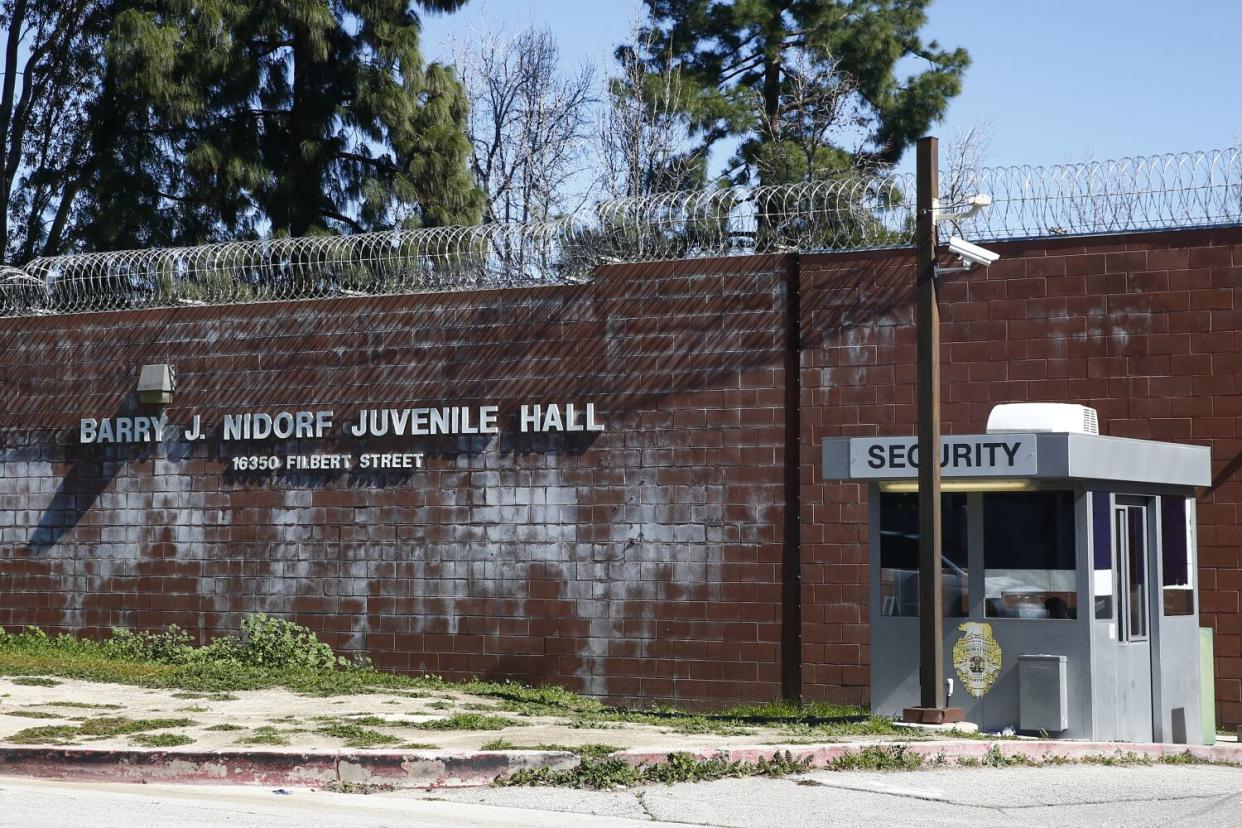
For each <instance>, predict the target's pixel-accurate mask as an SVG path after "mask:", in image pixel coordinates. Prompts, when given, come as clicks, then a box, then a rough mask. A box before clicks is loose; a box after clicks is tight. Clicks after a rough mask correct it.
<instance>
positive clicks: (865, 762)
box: [827, 745, 923, 771]
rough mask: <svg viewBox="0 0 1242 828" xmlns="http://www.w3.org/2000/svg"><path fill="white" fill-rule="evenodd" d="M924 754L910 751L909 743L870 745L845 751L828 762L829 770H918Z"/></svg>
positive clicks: (921, 764)
mask: <svg viewBox="0 0 1242 828" xmlns="http://www.w3.org/2000/svg"><path fill="white" fill-rule="evenodd" d="M922 766H923V756H922V755H921V754H918V753H912V752H910V748H909V746H908V745H868V746H866V747H864V748H863V749H861V750H857V751H850V752H848V753H843V754H842V755H840V756H838V757H837V758H835V759H833V760H832V761H831V762H829V763H828V766H827V768H828V770H834V771H845V770H918V769H919V768H921V767H922Z"/></svg>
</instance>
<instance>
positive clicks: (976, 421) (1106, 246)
mask: <svg viewBox="0 0 1242 828" xmlns="http://www.w3.org/2000/svg"><path fill="white" fill-rule="evenodd" d="M989 246H990V247H994V248H995V249H996V250H998V251H999V252H1001V253H1002V255H1003V257H1002V259H1001V260H1000V261H999V262H998V263H997V264H996V265H994V266H992V268H991V269H990V270H975V271H971V272H969V273H965V274H956V275H954V276H951V277H949V278H947V279H946V281H945V283H944V285H943V287H942V291H941V320H942V329H941V349H942V350H941V358H942V366H941V371H942V381H943V387H942V401H943V410H942V414H943V422H944V428H945V430H946V431H947V432H949V433H971V432H976V433H977V432H980V431H982V430H983V428H984V426H985V424H986V421H987V415H988V412H989V411H990V410H991V408H992V406H993V405H995V404H997V403H1002V402H1024V401H1061V402H1077V403H1082V404H1084V405H1089V406H1093V407H1095V408H1096V409H1098V411H1099V414H1100V430H1101V432H1102V433H1106V434H1111V435H1114V436H1118V437H1137V438H1143V439H1153V440H1173V441H1178V442H1188V443H1197V444H1200V445H1210V446H1211V447H1212V459H1213V468H1212V471H1213V481H1214V482H1213V485H1212V487H1211V488H1210V489H1208V490H1207V491H1204V492H1202V493H1201V495H1200V498H1199V506H1198V519H1199V574H1200V585H1201V588H1202V597H1201V609H1202V615H1201V622H1202V623H1203V624H1204V625H1205V626H1212V627H1213V628H1214V629H1215V631H1216V636H1215V651H1216V676H1217V681H1216V694H1217V696H1216V697H1217V700H1218V711H1219V716H1220V719H1221V721H1223V722H1227V723H1230V724H1236V723H1239V722H1242V612H1240V611H1239V595H1240V594H1242V557H1240V553H1239V547H1240V545H1242V543H1240V542H1242V526H1240V525H1239V517H1240V516H1239V513H1238V511H1239V503H1242V480H1239V475H1238V470H1239V468H1242V396H1240V395H1239V391H1242V324H1240V323H1242V230H1239V229H1237V228H1231V229H1228V230H1214V231H1181V232H1168V233H1152V234H1135V235H1127V236H1113V237H1096V238H1089V239H1081V238H1080V239H1060V240H1058V239H1040V240H1035V241H1028V242H1012V243H1007V244H996V245H989ZM802 284H803V298H802V307H803V316H804V345H805V351H804V353H803V355H802V365H803V369H804V370H803V375H802V381H803V403H804V407H803V411H802V417H803V448H802V480H803V483H804V486H803V514H802V520H803V540H804V545H803V577H804V587H803V598H804V610H803V612H804V625H803V635H804V646H803V655H804V659H805V661H806V664H807V667H806V672H805V675H804V678H805V684H806V688H807V691H808V692H809V693H810V694H812V695H816V696H820V695H823V696H828V697H831V698H839V699H845V700H862V699H865V698H866V697H867V682H868V674H867V666H866V665H867V664H869V653H868V652H867V633H866V620H867V608H866V592H865V584H866V560H867V558H866V529H865V522H866V507H865V498H866V494H865V491H862V490H861V487H859V486H857V485H852V484H849V485H843V484H824V483H819V482H816V481H817V479H818V478H817V472H816V466H817V464H818V462H819V453H818V451H819V448H818V446H819V441H820V440H821V439H822V438H824V437H829V436H843V435H873V434H913V433H914V415H915V400H914V383H915V376H914V349H915V339H914V329H913V306H912V298H913V297H912V293H913V291H912V285H913V262H912V257H911V256H909V255H894V254H891V253H867V254H856V255H834V256H817V257H808V256H804V257H803V258H802Z"/></svg>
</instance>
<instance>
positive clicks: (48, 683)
mask: <svg viewBox="0 0 1242 828" xmlns="http://www.w3.org/2000/svg"><path fill="white" fill-rule="evenodd" d="M12 682H13V683H14V684H20V685H22V686H23V687H59V686H60V685H62V684H64V682H63V681H56V680H55V679H50V678H44V677H42V676H22V677H21V678H15V679H12Z"/></svg>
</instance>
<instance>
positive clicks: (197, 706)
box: [177, 704, 211, 713]
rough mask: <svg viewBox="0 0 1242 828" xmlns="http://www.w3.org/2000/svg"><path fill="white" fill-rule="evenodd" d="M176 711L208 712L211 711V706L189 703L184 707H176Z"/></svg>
mask: <svg viewBox="0 0 1242 828" xmlns="http://www.w3.org/2000/svg"><path fill="white" fill-rule="evenodd" d="M177 712H178V713H209V712H211V708H210V707H203V706H202V705H201V704H191V705H187V706H186V707H178V708H177Z"/></svg>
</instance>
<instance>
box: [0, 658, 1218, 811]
mask: <svg viewBox="0 0 1242 828" xmlns="http://www.w3.org/2000/svg"><path fill="white" fill-rule="evenodd" d="M522 707H523V706H522V705H521V704H515V703H505V702H504V701H503V700H500V701H498V700H497V699H495V698H483V697H478V696H470V695H468V694H464V693H460V692H456V691H452V690H448V689H446V690H442V691H441V690H436V691H407V690H402V691H393V692H380V693H371V694H365V695H352V696H346V697H308V696H302V695H297V694H294V693H290V692H288V691H285V690H257V691H238V692H233V693H216V694H210V693H209V694H204V693H186V692H179V691H170V690H150V689H146V688H141V687H133V686H128V685H118V684H97V683H89V682H82V681H72V680H67V679H55V680H50V679H48V680H43V679H34V680H32V679H24V678H13V677H0V775H6V774H7V775H20V776H31V777H41V778H48V779H83V780H93V781H130V782H151V783H156V782H164V783H169V782H178V783H198V784H203V783H219V784H259V785H269V786H309V787H323V786H325V785H326V786H332V785H338V786H339V785H362V786H366V785H380V786H396V787H455V786H469V785H487V784H491V783H492V782H493V781H494V780H496V779H497V778H498V777H505V776H508V775H509V774H511V773H513V772H514V771H517V770H520V769H524V768H549V769H552V770H567V769H571V768H573V767H575V766H576V765H578V763H579V762H580V761H582V760H581V755H582V754H583V753H584V752H585V753H587V754H589V755H592V756H596V757H599V756H603V755H608V756H609V757H610V758H619V759H621V760H623V761H624V762H625V763H627V764H629V765H631V766H634V767H638V766H640V765H644V764H646V765H652V764H657V763H660V762H664V761H666V760H667V759H668V756H669V754H673V753H682V754H688V755H690V756H692V757H695V758H698V759H713V758H724V759H727V760H728V761H731V762H732V761H741V762H750V763H754V762H758V761H760V760H765V761H767V760H771V759H772V758H773V757H774V756H776V755H777V754H782V755H784V754H788V755H789V756H791V757H792V758H793V759H794V760H795V761H803V762H806V763H807V764H808V766H809V767H811V768H824V767H833V766H834V763H839V761H840V760H841V757H847V758H848V756H849V755H850V754H856V753H858V752H859V751H862V750H865V749H867V748H875V747H877V746H881V747H884V748H885V749H888V750H898V746H902V747H901V748H900V750H903V751H904V752H905V753H906V754H907V755H914V756H918V757H923V758H924V760H925V761H926V762H927V763H929V764H933V765H949V766H951V765H955V764H979V763H987V762H996V761H1001V760H999V759H998V757H1006V758H1012V757H1018V759H1019V760H1020V761H1022V762H1023V763H1039V762H1047V761H1062V760H1066V761H1073V760H1078V759H1081V758H1083V757H1088V758H1092V759H1095V760H1097V761H1099V760H1101V759H1102V760H1104V761H1111V760H1110V757H1115V756H1119V755H1120V756H1121V757H1122V758H1121V761H1134V760H1135V759H1138V758H1142V757H1146V758H1148V759H1153V760H1158V759H1160V757H1179V758H1180V757H1182V756H1184V755H1187V752H1188V756H1189V757H1192V758H1193V759H1195V760H1198V761H1205V762H1219V763H1236V764H1242V747H1239V746H1238V745H1237V743H1230V744H1221V745H1216V746H1214V747H1190V748H1187V747H1186V746H1184V745H1136V744H1119V743H1089V742H1068V741H1043V740H999V741H995V742H993V741H990V740H987V739H981V738H977V737H976V738H954V736H953V735H952V734H943V733H937V734H934V735H933V734H925V733H921V732H910V731H896V732H894V731H892V729H889V730H888V732H884V733H878V734H877V733H856V734H849V733H841V732H839V731H842V730H849V729H850V727H851V726H844V727H836V728H833V727H820V728H814V727H807V726H805V725H797V724H793V723H789V724H786V725H773V726H763V727H737V726H724V725H721V726H719V727H716V728H715V732H702V731H703V729H704V727H705V725H704V723H703V721H704V720H702V719H694V720H691V722H692V725H690V724H688V723H687V722H681V721H677V720H670V722H669V725H668V726H661V725H660V724H652V723H648V722H628V721H607V720H593V719H574V718H570V717H565V716H554V715H535V714H532V713H531V712H530V711H528V710H527V711H524V710H523V709H522ZM713 724H714V723H709V725H708V727H709V728H711V727H712V726H713ZM855 729H863V730H865V729H867V726H866V724H865V723H862V724H860V725H858V726H856V727H855ZM687 730H694V731H699V732H686V731H687ZM834 731H836V732H834ZM584 748H585V750H584Z"/></svg>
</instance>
